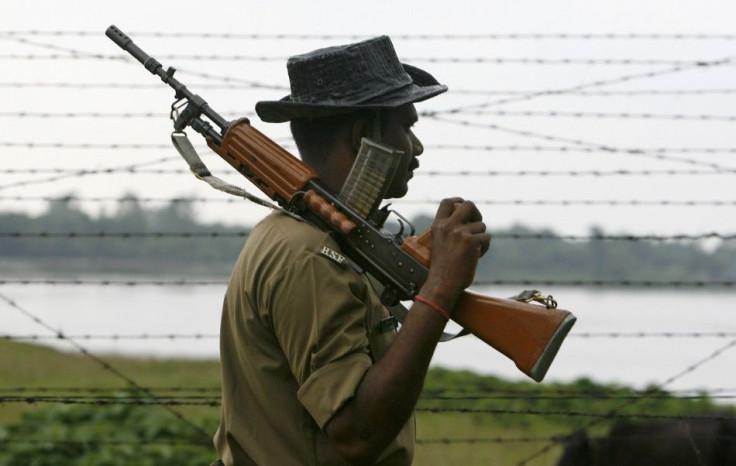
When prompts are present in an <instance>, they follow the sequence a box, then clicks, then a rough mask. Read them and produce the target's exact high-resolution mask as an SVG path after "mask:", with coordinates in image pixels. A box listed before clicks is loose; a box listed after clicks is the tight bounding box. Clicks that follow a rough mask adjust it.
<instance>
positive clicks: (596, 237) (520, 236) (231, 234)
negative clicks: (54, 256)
mask: <svg viewBox="0 0 736 466" xmlns="http://www.w3.org/2000/svg"><path fill="white" fill-rule="evenodd" d="M249 233H250V231H249V230H242V231H192V232H187V231H175V232H151V231H146V232H143V231H139V232H136V231H127V232H126V231H121V232H118V231H76V232H74V231H72V232H54V231H45V232H43V231H41V232H33V231H18V232H9V231H0V238H49V239H52V238H69V239H74V238H82V239H85V238H116V239H127V238H130V239H137V238H242V237H247V236H248V235H249ZM493 238H494V239H496V240H499V239H512V240H552V241H630V242H633V241H658V242H666V241H702V240H709V239H718V240H722V241H730V240H734V239H736V234H724V233H717V232H710V233H701V234H695V235H693V234H675V235H606V234H593V235H557V234H553V233H494V234H493Z"/></svg>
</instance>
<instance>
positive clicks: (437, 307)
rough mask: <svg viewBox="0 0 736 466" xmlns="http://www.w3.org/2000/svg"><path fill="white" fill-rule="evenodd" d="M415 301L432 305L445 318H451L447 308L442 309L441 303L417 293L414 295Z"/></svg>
mask: <svg viewBox="0 0 736 466" xmlns="http://www.w3.org/2000/svg"><path fill="white" fill-rule="evenodd" d="M414 301H419V302H420V303H424V304H426V305H427V306H429V307H431V308H432V309H434V310H435V311H437V312H439V313H440V315H441V316H442V317H444V318H445V320H450V314H448V313H447V311H446V310H444V309H442V308H441V307H440V305H439V304H437V303H435V302H434V301H432V300H429V299H427V298H425V297H424V296H420V295H416V296H414Z"/></svg>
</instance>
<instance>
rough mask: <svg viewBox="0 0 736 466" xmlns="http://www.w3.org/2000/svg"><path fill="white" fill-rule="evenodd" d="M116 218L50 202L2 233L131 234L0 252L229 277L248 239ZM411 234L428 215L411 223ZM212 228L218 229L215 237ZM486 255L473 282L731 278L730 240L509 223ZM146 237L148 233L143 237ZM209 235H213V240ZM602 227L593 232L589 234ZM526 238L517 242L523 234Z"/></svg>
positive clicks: (6, 242) (735, 265)
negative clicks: (660, 238) (707, 243)
mask: <svg viewBox="0 0 736 466" xmlns="http://www.w3.org/2000/svg"><path fill="white" fill-rule="evenodd" d="M120 205H121V207H120V209H119V211H117V212H116V213H115V214H114V215H101V216H99V217H92V216H90V215H88V214H86V213H85V212H84V211H82V210H81V209H80V208H79V207H78V206H77V205H76V204H75V203H74V200H73V197H72V198H70V200H67V201H64V202H51V203H49V206H48V209H47V211H46V212H44V213H43V214H42V215H39V216H37V217H30V216H28V215H25V214H18V213H0V233H3V232H4V233H18V232H23V233H70V232H75V233H100V232H105V233H138V234H143V235H139V236H135V235H133V236H131V237H123V238H119V237H95V236H92V237H84V238H83V239H80V238H70V237H67V236H63V235H62V236H48V237H43V238H39V237H25V236H17V237H16V236H13V235H5V236H2V237H0V256H2V257H4V258H6V259H7V260H13V259H14V260H15V261H16V262H23V263H25V264H31V265H32V264H40V265H39V267H37V268H42V270H44V271H53V270H70V269H74V268H78V269H82V270H85V271H111V272H145V273H165V272H167V271H169V270H176V271H177V273H186V274H188V275H192V274H197V273H200V274H209V275H213V274H214V275H218V276H219V275H226V274H228V273H229V271H230V268H231V266H232V263H233V262H234V260H235V258H236V257H237V255H238V253H239V252H240V249H241V247H242V244H243V242H244V240H245V237H246V236H247V233H248V231H247V229H245V228H242V227H228V226H224V225H222V224H207V225H206V224H202V223H199V222H197V220H196V218H195V215H194V212H193V210H192V207H191V204H190V203H187V202H176V201H174V202H171V203H170V204H169V205H167V206H164V207H162V208H159V209H154V208H145V207H143V206H142V205H141V203H140V202H139V201H138V200H137V199H136V198H135V196H132V195H131V196H128V199H127V201H126V202H122V203H121V204H120ZM414 223H415V225H416V227H417V230H418V231H423V230H424V229H425V228H427V227H428V226H429V224H430V223H431V218H429V217H419V218H416V219H415V220H414ZM157 233H183V234H203V233H204V235H203V236H191V237H172V236H165V237H155V234H157ZM215 233H216V234H215ZM492 233H493V234H494V235H495V239H494V240H493V246H492V249H491V252H490V253H489V254H487V255H486V256H485V257H484V258H483V259H482V260H481V263H480V266H479V269H478V273H477V279H478V280H494V279H503V280H550V279H555V280H575V279H581V278H582V277H584V278H585V279H586V280H613V281H615V280H632V281H637V280H656V281H668V280H683V281H694V280H734V279H736V246H735V245H733V244H730V243H729V242H723V243H722V244H720V245H719V246H718V247H717V248H716V249H714V250H712V251H706V250H705V249H704V248H703V247H702V245H700V244H698V243H694V242H672V241H670V242H649V241H608V240H590V241H569V240H564V239H556V238H553V239H550V238H545V239H531V238H529V236H534V235H545V236H554V235H555V232H553V231H551V230H533V229H530V228H528V227H524V226H521V225H519V226H515V227H513V228H511V229H509V230H506V231H493V232H492ZM146 234H148V235H152V236H145V235H146ZM209 234H212V235H211V236H210V235H209ZM605 235H606V233H605V232H604V231H603V230H601V229H599V228H593V229H592V230H591V232H590V236H592V237H596V236H597V237H601V236H605ZM522 237H523V238H522Z"/></svg>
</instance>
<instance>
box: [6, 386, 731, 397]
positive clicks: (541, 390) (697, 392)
mask: <svg viewBox="0 0 736 466" xmlns="http://www.w3.org/2000/svg"><path fill="white" fill-rule="evenodd" d="M145 388H146V389H147V390H148V391H150V392H151V393H161V392H169V393H181V392H187V393H188V392H195V393H212V392H217V393H220V392H221V387H219V386H209V387H190V386H187V387H180V386H177V387H174V386H161V387H157V386H148V387H145ZM125 390H128V388H126V387H77V386H74V387H43V386H34V387H0V393H27V392H39V393H54V392H63V393H109V392H114V393H121V392H124V391H125ZM477 390H478V389H475V388H471V389H466V388H465V387H462V386H458V387H453V388H446V389H442V390H436V391H432V390H427V389H425V390H424V391H423V392H422V394H421V398H422V399H427V400H434V399H441V400H444V399H459V400H464V399H485V398H486V397H490V398H493V397H496V396H511V397H519V398H526V397H532V398H534V397H537V396H539V397H541V396H549V395H557V396H560V397H579V398H586V399H587V398H596V397H602V398H604V399H610V397H612V396H616V395H620V394H621V392H622V391H623V390H622V389H620V388H606V387H602V388H599V389H591V388H569V387H530V388H502V389H492V390H490V391H491V392H492V393H490V394H489V393H487V390H486V391H483V392H478V391H477ZM627 392H628V395H627V396H639V397H642V398H658V397H665V398H666V397H669V398H684V399H691V398H692V399H697V398H701V397H711V398H718V397H723V398H732V397H733V396H735V395H718V394H719V393H734V394H736V387H735V388H711V389H708V390H706V389H703V388H689V389H680V390H668V391H666V392H665V391H662V392H652V391H650V390H627ZM448 393H449V394H451V395H447V394H448Z"/></svg>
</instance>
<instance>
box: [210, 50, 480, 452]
mask: <svg viewBox="0 0 736 466" xmlns="http://www.w3.org/2000/svg"><path fill="white" fill-rule="evenodd" d="M287 69H288V73H289V79H290V84H291V94H290V95H289V96H287V97H284V98H283V99H281V100H277V101H264V102H259V103H258V104H257V105H256V111H257V113H258V115H259V116H260V118H261V119H262V120H263V121H266V122H286V121H289V122H291V129H292V133H293V135H294V139H295V141H296V143H297V146H298V148H299V153H300V156H301V158H302V159H303V160H304V161H305V162H306V163H307V164H309V165H310V166H311V167H312V168H314V169H315V171H317V173H318V174H319V179H320V182H321V183H322V184H323V185H324V186H325V187H326V188H327V189H329V190H331V191H333V192H335V193H337V192H338V191H339V190H340V188H341V187H342V184H343V183H344V181H345V179H346V177H347V175H348V172H349V170H350V168H351V166H352V164H353V161H354V160H355V157H356V155H357V152H358V149H359V147H360V142H361V139H362V138H363V137H369V138H372V139H374V140H378V141H380V142H381V143H382V144H385V145H388V146H391V147H393V148H396V149H399V150H401V151H403V156H402V157H403V158H402V162H401V164H400V166H399V168H398V170H397V173H396V176H395V177H394V179H393V182H392V183H391V185H390V187H389V189H388V193H387V195H386V197H387V198H398V197H402V196H404V195H405V194H406V192H407V189H408V183H409V180H410V179H411V178H412V176H413V171H414V169H416V168H417V167H418V162H417V157H418V156H419V155H421V154H422V152H423V147H422V144H421V142H420V141H419V139H418V138H417V137H416V136H415V135H414V133H413V130H412V126H413V125H414V124H415V123H416V122H417V119H418V118H417V112H416V109H415V107H414V103H416V102H420V101H423V100H425V99H428V98H430V97H434V96H436V95H438V94H440V93H442V92H445V91H446V90H447V87H446V86H444V85H441V84H439V83H438V82H437V81H436V80H435V79H434V78H433V77H432V76H431V75H430V74H429V73H427V72H425V71H422V70H420V69H418V68H415V67H412V66H409V65H405V64H402V63H400V61H399V60H398V58H397V56H396V52H395V50H394V48H393V45H392V43H391V40H390V39H389V38H388V37H385V36H383V37H378V38H374V39H370V40H367V41H362V42H358V43H354V44H349V45H344V46H338V47H330V48H326V49H320V50H316V51H314V52H311V53H307V54H305V55H299V56H296V57H292V58H290V59H289V61H288V63H287ZM431 228H432V256H431V260H432V267H431V269H430V272H429V276H428V279H427V281H426V282H425V284H424V285H423V286H422V288H421V289H420V290H419V294H418V295H417V298H416V301H415V302H414V304H413V305H412V307H411V310H410V312H409V314H408V317H407V318H406V320H405V321H404V323H403V325H402V326H401V329H400V331H397V330H396V328H395V327H394V326H386V325H382V321H383V322H385V319H386V318H390V314H389V310H388V309H387V308H386V307H384V306H383V305H382V304H381V301H380V299H379V297H378V295H377V294H376V292H375V290H374V289H373V287H372V286H371V284H370V282H369V280H368V278H367V277H366V276H365V275H364V274H362V273H361V272H360V270H358V269H357V268H356V267H353V266H352V265H351V263H350V261H349V260H347V259H346V258H345V257H344V255H343V254H342V253H341V251H340V247H339V245H338V243H337V242H336V241H335V239H334V238H333V237H332V235H331V234H330V233H327V232H325V231H322V230H319V229H317V228H315V227H314V226H312V225H310V224H308V223H306V222H303V221H300V220H299V219H297V218H294V217H292V216H289V215H286V214H284V213H283V212H274V213H272V214H270V215H269V216H267V217H266V218H265V219H264V220H262V221H261V222H260V223H259V224H258V225H257V226H256V227H255V228H254V229H253V231H252V232H251V234H250V236H249V238H248V240H247V242H246V245H245V247H244V249H243V251H242V253H241V254H240V257H239V258H238V260H237V263H236V265H235V267H234V270H233V272H232V276H231V279H230V283H229V286H228V289H227V293H226V296H225V300H224V304H223V311H222V324H221V335H220V354H221V363H222V410H221V419H220V426H219V428H218V430H217V433H216V434H215V439H214V441H215V446H216V448H217V451H218V453H219V455H220V458H221V461H222V462H223V463H224V464H226V465H228V466H229V465H233V464H234V465H249V464H259V465H270V464H273V465H292V464H294V465H316V464H346V463H355V464H382V465H394V464H396V465H406V464H411V462H412V457H413V451H414V437H415V431H414V417H413V412H414V408H415V406H416V403H417V399H418V397H419V394H420V392H421V390H422V386H423V383H424V379H425V376H426V373H427V368H428V366H429V363H430V360H431V358H432V354H433V352H434V349H435V347H436V345H437V342H438V340H439V337H440V335H441V334H442V331H443V329H444V326H445V324H446V322H447V320H448V319H449V317H451V316H452V313H453V308H454V306H455V303H456V301H457V299H458V297H459V296H460V294H461V292H462V291H463V290H464V289H465V288H466V287H468V286H469V285H470V284H471V282H472V280H473V277H474V274H475V270H476V266H477V263H478V259H479V257H480V256H481V255H482V254H483V253H485V251H486V250H487V249H488V247H489V244H490V235H489V234H488V233H486V227H485V225H484V223H483V222H482V218H481V214H480V212H479V211H478V209H477V208H476V206H475V205H474V204H473V203H472V202H469V201H466V200H463V199H460V198H452V199H445V200H443V201H442V203H441V205H440V206H439V208H438V210H437V213H436V217H435V220H434V223H433V225H432V227H431Z"/></svg>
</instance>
